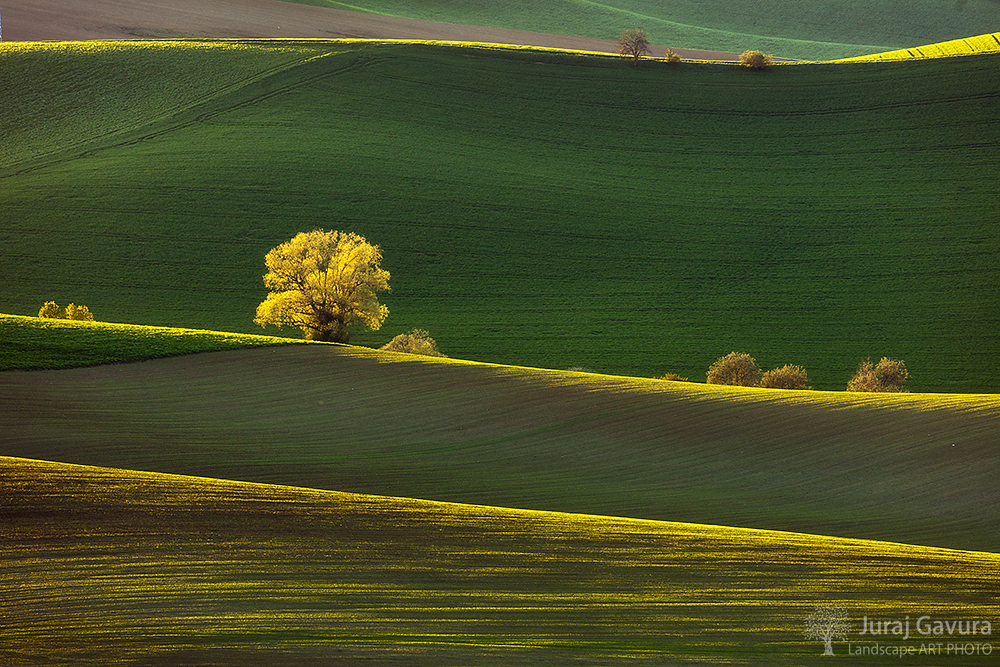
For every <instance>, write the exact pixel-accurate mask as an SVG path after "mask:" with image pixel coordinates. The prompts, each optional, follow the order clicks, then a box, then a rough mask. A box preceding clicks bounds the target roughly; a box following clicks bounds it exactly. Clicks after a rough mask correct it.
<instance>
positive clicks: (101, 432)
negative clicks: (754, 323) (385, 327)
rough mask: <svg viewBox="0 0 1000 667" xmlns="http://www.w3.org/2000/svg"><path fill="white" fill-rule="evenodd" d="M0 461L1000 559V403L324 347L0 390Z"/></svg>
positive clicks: (233, 354)
mask: <svg viewBox="0 0 1000 667" xmlns="http://www.w3.org/2000/svg"><path fill="white" fill-rule="evenodd" d="M0 405H3V406H4V410H3V411H0V433H2V434H3V435H2V436H0V441H2V443H3V449H2V453H3V454H6V455H10V456H21V457H27V458H33V459H45V460H53V461H64V462H70V463H81V464H89V465H101V466H108V467H120V468H130V469H139V470H149V471H157V472H171V473H181V474H188V475H198V476H207V477H217V478H226V479H239V480H246V481H255V482H267V483H276V484H290V485H294V486H304V487H312V488H321V489H330V490H336V491H352V492H359V493H373V494H379V495H392V496H406V497H412V498H426V499H431V500H447V501H455V502H467V503H475V504H485V505H496V506H504V507H520V508H527V509H538V510H558V511H567V512H585V513H588V514H602V515H615V516H628V517H635V518H643V519H657V520H670V521H685V522H694V523H702V524H719V525H728V526H740V527H750V528H764V529H779V530H790V531H797V532H804V533H813V534H822V535H835V536H840V537H852V538H867V539H880V540H891V541H894V542H906V543H911V544H923V545H928V546H936V547H950V548H959V549H977V550H987V551H1000V529H998V526H997V523H996V520H995V517H996V516H997V513H998V512H1000V493H998V489H997V485H996V479H997V476H998V475H1000V454H998V452H997V448H996V436H997V433H1000V399H998V398H997V397H996V396H991V395H983V396H970V395H940V394H939V395H926V394H903V395H885V394H882V395H878V394H876V395H871V394H854V393H847V392H801V391H780V390H773V389H745V388H732V387H720V386H717V385H704V384H693V383H683V382H666V381H658V380H643V379H638V378H625V377H612V376H602V375H594V374H587V373H568V372H565V371H543V370H537V369H527V368H512V367H505V366H492V365H485V364H472V363H468V362H460V361H450V360H435V359H433V358H429V357H418V356H413V355H399V354H388V353H379V352H375V351H372V350H366V349H364V348H356V347H349V346H337V345H325V344H311V345H295V346H284V347H271V348H260V349H252V350H235V351H229V352H219V353H213V354H201V355H187V356H183V357H177V358H173V359H160V360H155V361H149V362H145V363H138V364H123V365H110V366H103V367H97V368H85V369H72V370H62V371H42V372H8V373H0Z"/></svg>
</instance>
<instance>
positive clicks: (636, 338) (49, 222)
mask: <svg viewBox="0 0 1000 667" xmlns="http://www.w3.org/2000/svg"><path fill="white" fill-rule="evenodd" d="M230 46H231V47H232V50H231V51H228V50H227V49H226V48H223V45H220V44H219V43H215V44H213V45H212V47H211V48H209V47H202V46H199V45H197V44H194V43H175V44H171V43H152V44H150V43H143V44H126V43H107V44H104V43H89V44H88V46H87V48H86V49H82V48H81V49H73V48H63V47H60V46H58V45H53V46H51V47H38V48H29V47H12V46H11V45H4V47H3V50H0V58H2V61H3V64H4V68H3V76H5V77H7V79H6V81H7V82H8V83H7V84H5V86H4V90H5V91H9V92H8V93H7V94H6V95H7V96H6V97H5V105H4V110H3V112H2V114H3V116H4V119H3V120H4V121H5V122H4V123H3V124H2V129H0V133H2V140H3V141H4V145H5V146H14V147H15V148H16V149H15V150H13V151H7V152H6V153H5V155H4V156H3V158H2V161H3V166H2V168H0V200H2V201H3V208H2V210H0V240H2V241H3V245H2V250H0V266H2V268H0V279H2V282H3V284H4V286H5V289H4V292H3V294H2V295H0V311H4V312H10V313H19V314H27V315H31V314H34V313H35V312H37V309H38V308H39V307H40V306H41V304H42V303H43V302H44V301H45V300H48V299H55V300H57V301H59V302H60V303H64V302H68V301H75V302H77V303H84V304H86V305H88V306H89V307H90V309H91V311H93V312H94V313H96V314H97V316H98V318H99V319H103V320H106V321H113V322H131V323H141V324H154V325H168V326H179V327H195V328H207V329H214V330H220V331H234V332H253V331H257V332H260V330H259V329H257V328H256V327H254V325H253V324H252V318H253V312H254V308H255V306H256V304H257V303H258V302H259V301H260V300H262V298H263V296H264V292H263V285H262V282H261V280H260V276H261V275H262V273H263V270H264V267H263V256H264V254H265V253H266V252H267V250H269V249H270V248H271V247H273V246H275V245H277V244H278V243H280V242H282V241H284V240H287V239H288V238H290V237H291V236H292V235H294V234H295V233H297V232H299V231H303V230H309V229H313V228H317V227H320V228H326V229H332V228H336V229H343V230H350V231H355V232H358V233H361V234H363V235H365V236H366V237H367V238H368V239H369V240H370V241H372V242H375V243H378V244H379V245H381V246H382V249H383V252H384V256H385V260H384V262H383V266H384V267H385V268H387V269H388V270H389V271H391V272H392V281H391V284H392V285H393V292H392V293H391V294H389V295H386V297H385V301H386V302H387V303H388V305H389V308H390V310H391V314H390V316H389V319H388V320H387V323H386V325H385V327H384V329H383V331H381V332H377V333H361V334H359V335H358V336H357V337H356V339H355V342H358V343H360V344H363V345H378V344H381V343H383V342H385V341H387V340H389V339H390V338H391V337H392V336H393V335H395V334H397V333H400V332H402V331H406V330H409V329H411V328H413V327H422V328H425V329H428V330H429V331H430V332H431V334H432V335H433V336H434V338H435V339H436V340H437V341H438V343H439V345H440V347H441V349H442V350H443V351H444V352H445V353H447V354H449V355H450V356H453V357H459V358H466V359H475V360H480V361H491V362H500V363H511V364H518V365H528V366H538V367H548V368H566V367H570V366H583V367H586V368H591V369H593V370H596V371H601V372H610V373H619V374H630V375H640V376H652V375H656V374H662V373H664V372H667V371H670V372H676V373H680V374H682V375H685V376H689V377H691V378H693V379H703V378H704V373H705V370H706V369H707V367H708V366H709V364H710V363H711V362H712V361H713V360H714V359H716V358H717V357H719V356H722V355H724V354H726V353H728V352H730V351H733V350H740V351H746V352H749V353H751V354H753V355H755V356H756V357H757V359H758V361H759V362H760V363H761V365H762V366H764V367H765V368H771V367H775V366H779V365H782V364H785V363H794V364H799V365H802V366H804V367H805V368H806V369H807V370H808V371H809V375H810V379H811V380H812V384H813V386H814V387H816V388H818V389H838V390H839V389H843V387H844V386H845V385H846V382H847V380H848V379H849V377H850V375H851V373H852V372H853V370H854V368H855V367H856V366H857V364H858V363H859V361H860V360H861V359H863V358H864V357H866V356H869V355H871V356H872V357H874V358H876V359H877V358H878V357H880V356H883V355H887V356H892V357H896V358H903V359H905V360H906V362H907V366H908V368H909V369H910V370H911V373H912V374H913V380H912V381H911V387H912V389H914V390H916V391H948V392H965V393H969V392H988V391H996V390H997V389H998V387H1000V384H998V380H997V378H998V377H1000V357H998V356H997V355H996V354H995V350H996V349H997V347H998V344H1000V334H998V332H1000V317H998V312H1000V308H998V306H1000V265H998V264H997V259H996V258H997V257H998V256H1000V233H998V232H1000V230H998V224H1000V223H998V218H997V216H996V211H997V210H998V208H1000V195H998V189H997V188H996V183H997V177H998V175H1000V168H998V167H997V163H996V160H995V159H994V156H993V153H994V150H993V149H994V147H995V144H996V141H997V136H998V132H1000V129H998V127H1000V126H998V120H1000V111H998V106H997V104H996V102H997V98H998V97H1000V75H998V72H1000V69H998V67H997V65H998V63H1000V56H977V57H970V58H953V59H942V60H937V61H922V62H906V63H894V64H871V65H851V66H832V65H807V66H794V67H781V68H778V69H776V70H775V71H773V72H769V73H764V74H754V73H750V72H747V71H742V70H740V69H738V68H735V67H727V66H707V65H682V66H680V67H678V68H671V67H668V66H666V65H662V64H658V63H650V64H648V65H647V66H646V67H642V68H637V69H636V68H632V67H630V66H628V65H627V64H625V63H624V62H622V61H621V60H619V59H616V58H602V57H578V56H571V55H555V54H545V53H542V52H537V51H527V52H525V51H518V52H514V51H503V50H483V49H476V48H441V47H432V46H423V45H416V44H393V45H375V44H358V43H355V44H351V43H336V42H309V43H304V44H297V43H294V42H254V43H232V44H231V45H230ZM268 49H271V50H268ZM105 50H111V51H113V52H114V53H113V54H112V55H108V54H104V51H105ZM316 55H322V56H323V57H320V58H317V59H312V60H309V58H311V57H312V56H316ZM175 58H176V60H175ZM220 59H221V60H220ZM223 62H224V63H226V65H225V67H223V66H222V65H220V64H219V63H223ZM202 63H204V67H205V68H207V69H205V71H206V76H205V77H204V78H203V79H202V78H199V77H193V78H194V79H196V81H194V82H193V83H189V80H191V79H192V76H191V72H192V71H201V70H202V69H203V67H202ZM60 72H61V73H62V74H59V73H60ZM40 73H48V74H47V75H46V76H42V75H40ZM60 76H62V77H70V76H71V77H72V81H73V82H74V84H73V86H71V87H70V88H67V87H66V86H64V85H61V84H60V81H61V79H60V78H59V77H60ZM67 80H69V79H67ZM15 82H16V84H17V85H14V84H15ZM171 82H173V83H171ZM67 90H71V91H72V92H74V96H73V97H71V98H69V97H65V95H66V94H68V93H67ZM178 91H184V95H182V94H180V93H179V92H178ZM108 95H112V97H111V99H112V100H113V101H114V100H117V103H116V104H111V105H110V106H109V105H108V104H107V100H108V97H107V96H108ZM185 95H187V97H185ZM133 98H134V99H136V100H142V110H141V113H132V112H128V111H127V110H128V109H130V108H131V106H130V104H129V100H131V99H133ZM50 99H51V100H55V101H57V102H58V103H54V104H47V103H46V101H47V100H50ZM102 100H103V101H102ZM147 121H148V123H147ZM40 128H51V130H52V131H51V132H48V131H45V132H38V129H40ZM118 128H121V130H120V131H118ZM272 331H273V330H272ZM295 333H296V332H294V331H292V332H288V334H289V335H295Z"/></svg>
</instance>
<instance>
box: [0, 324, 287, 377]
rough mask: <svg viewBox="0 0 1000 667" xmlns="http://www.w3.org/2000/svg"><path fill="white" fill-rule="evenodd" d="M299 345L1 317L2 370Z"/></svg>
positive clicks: (272, 339) (266, 339) (234, 336)
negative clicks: (255, 347) (267, 346)
mask: <svg viewBox="0 0 1000 667" xmlns="http://www.w3.org/2000/svg"><path fill="white" fill-rule="evenodd" d="M295 342H299V341H294V340H289V339H287V338H276V337H273V336H255V335H248V334H231V333H223V332H219V331H198V330H192V329H172V328H167V327H146V326H137V325H132V324H109V323H106V322H71V321H67V320H52V319H41V318H37V317H19V316H16V315H3V314H0V371H6V370H29V369H39V368H73V367H78V366H95V365H98V364H117V363H123V362H129V361H143V360H146V359H156V358H158V357H172V356H176V355H179V354H191V353H194V352H210V351H216V350H231V349H236V348H244V347H254V346H258V345H284V344H288V343H295Z"/></svg>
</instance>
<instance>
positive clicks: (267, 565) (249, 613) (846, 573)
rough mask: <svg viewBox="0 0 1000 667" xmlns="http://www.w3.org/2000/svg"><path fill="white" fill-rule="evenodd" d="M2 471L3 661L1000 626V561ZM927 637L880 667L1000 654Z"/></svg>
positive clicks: (500, 647)
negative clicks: (828, 615) (841, 625)
mask: <svg viewBox="0 0 1000 667" xmlns="http://www.w3.org/2000/svg"><path fill="white" fill-rule="evenodd" d="M0 475H2V478H3V482H4V483H3V485H2V486H0V501H2V502H0V519H2V521H0V565H2V567H0V599H2V600H3V609H4V613H3V614H0V634H2V636H3V642H2V643H0V662H3V664H5V665H36V664H67V665H69V664H73V665H78V664H95V665H96V664H100V665H113V664H114V665H119V664H120V665H136V664H139V665H216V666H217V665H239V666H241V667H242V666H244V665H265V664H276V665H310V666H312V665H387V666H396V665H398V666H400V667H404V666H405V667H414V666H419V667H424V666H432V665H433V666H436V667H442V666H450V665H456V666H457V665H498V666H499V665H526V666H527V665H531V666H548V665H551V666H552V667H557V666H558V667H562V666H564V665H595V666H598V665H611V664H627V665H695V664H722V665H782V666H784V665H796V666H801V665H812V664H825V661H826V660H828V659H827V658H821V657H820V653H822V649H823V644H822V642H820V641H816V640H812V639H810V640H806V639H805V638H804V636H803V633H804V630H803V628H804V626H805V619H806V617H807V616H808V615H809V614H810V613H811V612H812V611H813V609H814V608H815V606H816V605H817V604H837V605H840V606H842V607H843V608H844V609H845V611H847V613H849V614H850V617H851V619H852V628H851V630H850V639H851V640H852V644H853V646H854V649H857V647H858V646H859V645H863V646H871V645H872V644H873V642H871V641H869V637H862V636H861V635H860V631H861V618H862V616H868V617H870V618H884V619H896V618H898V619H902V618H903V617H904V616H910V617H911V618H913V619H914V620H915V619H916V618H917V617H918V616H921V615H930V616H931V618H932V619H951V618H963V619H984V620H985V619H991V618H992V619H995V618H996V617H997V613H998V611H1000V608H998V604H997V600H996V588H995V584H996V573H997V570H998V567H1000V557H998V556H997V555H996V554H985V553H976V552H967V551H966V552H963V551H949V550H945V549H927V548H920V547H911V546H907V545H899V544H890V543H886V542H865V541H858V540H838V539H833V538H826V537H813V536H808V535H796V534H792V533H778V532H772V531H751V530H740V529H726V528H718V527H712V526H696V525H690V524H676V523H659V522H651V521H636V520H630V519H612V518H607V517H596V516H586V515H574V514H556V513H544V512H525V511H517V510H505V509H500V508H495V507H483V506H472V505H453V504H443V503H428V502H421V501H415V500H408V499H401V498H385V497H375V496H359V495H352V494H342V493H332V492H320V491H315V490H309V489H297V488H289V487H268V486H263V485H254V484H240V483H234V482H224V481H219V480H209V479H203V478H184V477H173V476H169V475H161V474H143V473H133V472H128V471H122V470H114V469H100V468H81V467H76V466H66V465H59V464H51V463H45V462H39V461H30V460H24V459H14V458H7V457H0ZM912 634H913V637H911V638H909V640H908V641H900V640H901V639H902V638H901V637H891V636H890V637H889V638H883V642H882V643H883V645H884V644H889V645H890V646H893V647H899V646H906V647H909V648H912V649H913V651H914V654H913V655H912V656H907V657H906V658H904V659H902V660H901V659H900V658H899V657H882V658H870V657H869V658H865V660H866V664H868V660H871V661H872V662H873V664H879V665H881V664H893V665H925V664H948V665H984V664H990V663H989V661H990V658H988V657H984V656H983V655H982V654H981V653H980V654H978V655H977V654H976V653H975V652H974V653H972V654H971V655H964V654H963V655H956V651H955V650H954V649H950V648H949V649H946V646H954V645H962V646H966V645H978V646H980V647H981V646H982V645H983V644H988V643H989V641H990V639H992V637H991V636H982V635H979V636H969V635H965V636H962V635H958V634H955V635H954V636H949V637H943V636H937V637H920V636H919V635H918V634H917V632H916V630H915V629H914V630H912ZM885 639H888V640H889V641H885ZM931 641H934V642H941V647H940V653H938V652H937V649H935V652H934V653H932V654H930V655H928V654H927V653H923V654H921V653H918V651H920V649H921V647H923V648H926V645H927V644H930V643H931ZM973 643H974V644H973ZM850 650H852V649H851V648H850V645H849V644H848V642H847V641H841V640H838V641H836V642H835V651H836V654H837V655H838V657H839V658H840V659H841V660H849V659H850V658H848V657H846V656H847V654H848V652H849V651H850ZM946 650H947V651H948V652H947V653H946V652H945V651H946ZM980 650H981V649H980ZM945 661H946V662H945Z"/></svg>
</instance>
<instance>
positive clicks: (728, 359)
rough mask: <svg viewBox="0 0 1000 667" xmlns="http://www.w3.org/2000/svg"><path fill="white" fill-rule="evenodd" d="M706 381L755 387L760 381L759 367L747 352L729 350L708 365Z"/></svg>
mask: <svg viewBox="0 0 1000 667" xmlns="http://www.w3.org/2000/svg"><path fill="white" fill-rule="evenodd" d="M706 381H707V382H708V384H728V385H734V386H738V387H756V386H757V383H758V382H759V381H760V367H759V366H758V365H757V360H756V359H754V358H753V357H751V356H750V355H749V354H744V353H743V352H730V353H729V354H727V355H726V356H724V357H721V358H719V359H716V360H715V363H714V364H712V365H711V366H710V367H709V369H708V377H707V378H706Z"/></svg>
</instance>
